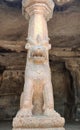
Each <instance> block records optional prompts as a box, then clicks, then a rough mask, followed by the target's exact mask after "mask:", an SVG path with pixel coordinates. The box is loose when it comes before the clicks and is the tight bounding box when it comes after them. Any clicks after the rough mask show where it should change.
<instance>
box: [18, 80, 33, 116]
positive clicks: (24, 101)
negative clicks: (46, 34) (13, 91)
mask: <svg viewBox="0 0 80 130" xmlns="http://www.w3.org/2000/svg"><path fill="white" fill-rule="evenodd" d="M32 96H33V81H32V80H31V79H25V84H24V90H23V93H22V95H21V103H20V104H21V106H20V111H19V112H18V114H17V116H20V117H23V116H31V115H32Z"/></svg>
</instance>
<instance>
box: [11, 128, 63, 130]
mask: <svg viewBox="0 0 80 130" xmlns="http://www.w3.org/2000/svg"><path fill="white" fill-rule="evenodd" d="M12 130H65V128H62V127H61V128H36V129H35V128H34V129H28V128H13V129H12Z"/></svg>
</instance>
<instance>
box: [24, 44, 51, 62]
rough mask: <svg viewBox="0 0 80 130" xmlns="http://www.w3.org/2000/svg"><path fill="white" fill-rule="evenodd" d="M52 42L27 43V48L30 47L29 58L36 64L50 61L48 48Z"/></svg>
mask: <svg viewBox="0 0 80 130" xmlns="http://www.w3.org/2000/svg"><path fill="white" fill-rule="evenodd" d="M50 47H51V46H50V44H45V45H31V44H29V43H27V45H26V48H27V49H28V60H30V61H32V62H34V63H35V64H43V63H45V62H47V61H48V50H49V49H50Z"/></svg>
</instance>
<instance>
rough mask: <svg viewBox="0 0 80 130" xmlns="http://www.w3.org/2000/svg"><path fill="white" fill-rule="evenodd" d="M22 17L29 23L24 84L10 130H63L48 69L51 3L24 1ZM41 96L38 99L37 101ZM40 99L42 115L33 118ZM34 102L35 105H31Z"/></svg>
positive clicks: (62, 122) (37, 114) (38, 114)
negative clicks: (18, 107) (11, 129)
mask: <svg viewBox="0 0 80 130" xmlns="http://www.w3.org/2000/svg"><path fill="white" fill-rule="evenodd" d="M22 6H23V9H22V11H23V15H24V16H25V18H26V19H29V29H28V38H27V44H26V46H25V48H26V49H28V54H27V63H26V69H25V83H24V89H23V93H22V95H21V100H20V110H19V112H18V113H17V115H16V117H15V118H14V119H13V130H27V129H36V128H38V129H42V128H46V129H53V130H64V128H63V126H64V122H65V121H64V118H62V117H61V116H60V115H59V114H58V113H57V112H56V111H55V110H54V99H53V89H52V83H51V72H50V67H49V49H50V48H51V46H50V44H49V38H48V29H47V21H48V20H49V19H50V18H51V17H52V14H53V8H54V3H53V1H52V0H23V2H22ZM39 96H40V98H39ZM41 98H42V99H43V103H42V107H41V111H42V112H41V113H39V111H37V113H36V114H35V113H34V112H33V109H36V107H37V106H36V104H38V102H40V103H41ZM34 100H36V104H35V103H34Z"/></svg>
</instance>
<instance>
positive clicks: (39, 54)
mask: <svg viewBox="0 0 80 130" xmlns="http://www.w3.org/2000/svg"><path fill="white" fill-rule="evenodd" d="M31 57H32V58H36V59H43V58H44V59H46V55H45V53H44V52H33V53H31Z"/></svg>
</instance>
